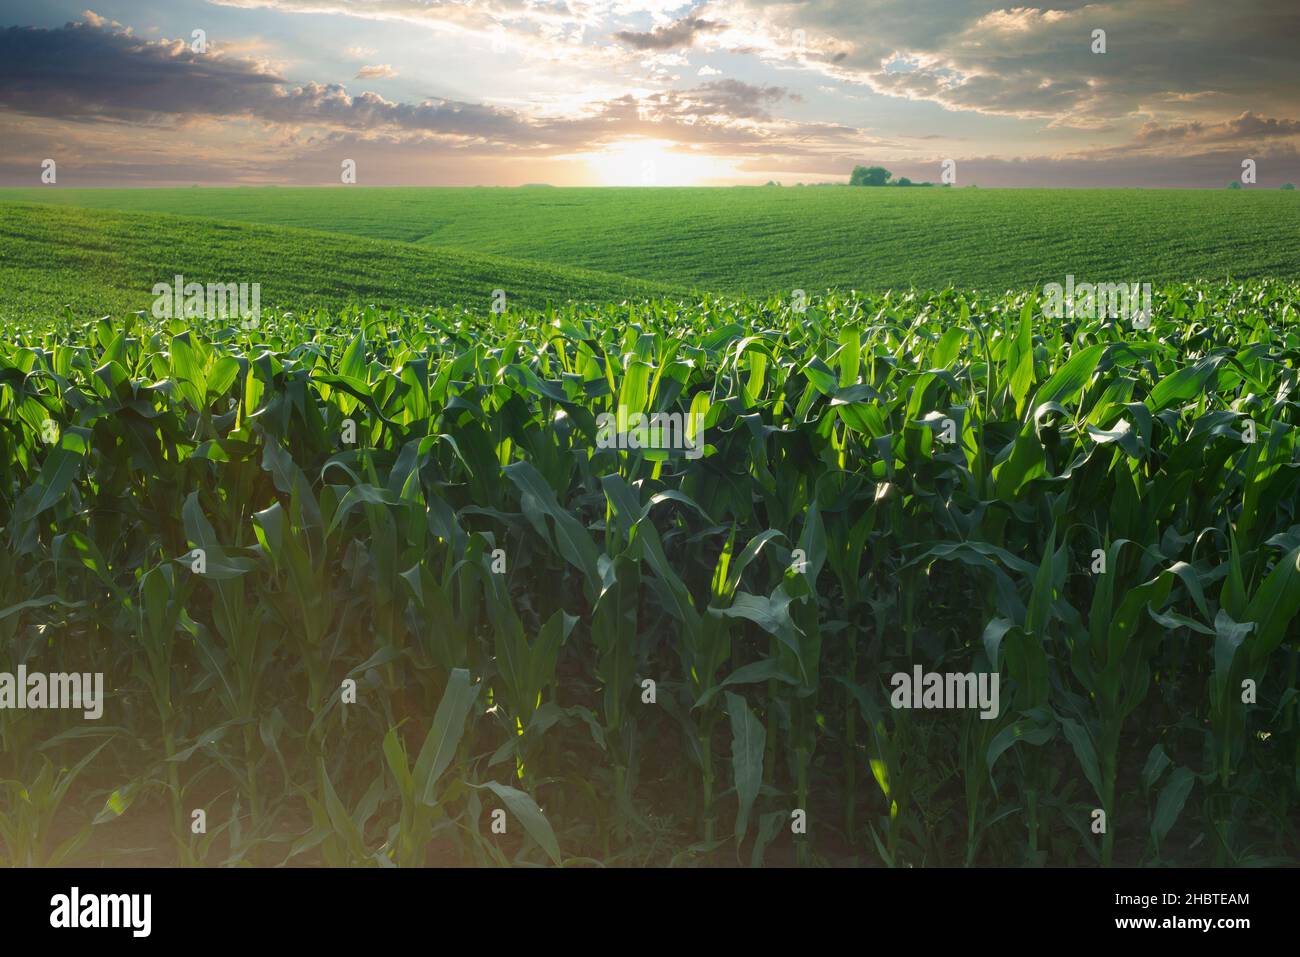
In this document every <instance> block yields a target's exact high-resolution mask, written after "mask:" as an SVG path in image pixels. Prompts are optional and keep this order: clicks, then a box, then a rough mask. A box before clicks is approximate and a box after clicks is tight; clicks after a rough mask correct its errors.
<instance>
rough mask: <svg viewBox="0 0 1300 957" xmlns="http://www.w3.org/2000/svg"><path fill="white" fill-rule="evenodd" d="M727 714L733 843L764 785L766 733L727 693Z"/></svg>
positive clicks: (736, 697)
mask: <svg viewBox="0 0 1300 957" xmlns="http://www.w3.org/2000/svg"><path fill="white" fill-rule="evenodd" d="M726 694H727V714H728V716H729V717H730V718H731V768H732V773H733V774H734V776H735V782H736V799H737V801H738V802H739V806H738V809H737V813H736V844H737V845H739V844H740V843H741V841H743V840H744V839H745V833H746V831H748V830H749V812H750V809H751V808H752V807H753V806H754V799H755V798H756V797H758V789H759V786H760V785H762V783H763V749H764V747H766V744H767V731H766V730H765V729H764V728H763V725H762V724H761V723H760V722H759V720H758V719H757V718H756V717H754V715H753V713H752V712H751V711H750V710H749V706H748V705H746V704H745V699H744V698H742V697H741V696H740V695H738V694H733V693H732V692H730V691H728V692H727V693H726Z"/></svg>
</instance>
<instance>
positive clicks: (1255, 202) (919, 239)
mask: <svg viewBox="0 0 1300 957" xmlns="http://www.w3.org/2000/svg"><path fill="white" fill-rule="evenodd" d="M4 200H21V201H24V202H40V203H49V204H62V205H72V206H86V207H103V208H114V209H121V210H135V211H142V212H143V211H157V212H171V213H177V214H184V215H190V216H204V217H210V218H217V219H225V220H232V221H241V222H260V223H263V224H274V225H286V226H295V227H299V228H310V229H316V230H323V231H329V232H334V233H346V234H349V235H357V236H365V237H368V238H372V239H387V240H400V241H403V242H415V243H419V244H421V245H425V246H430V247H436V248H450V249H461V250H471V251H473V252H475V253H485V254H491V255H497V256H506V257H511V258H517V259H524V260H530V261H536V262H547V263H553V264H556V265H559V266H566V267H569V266H577V267H582V268H588V269H595V270H600V271H605V272H612V273H616V274H619V275H628V276H635V277H637V278H640V279H644V280H647V281H659V282H667V283H671V284H673V285H677V286H690V287H694V288H697V289H710V290H716V291H720V292H727V293H734V294H742V293H743V294H748V295H769V294H774V293H777V292H779V291H782V290H784V291H785V292H786V293H787V294H788V292H789V291H790V290H792V289H797V288H801V289H805V290H807V291H809V292H815V291H824V290H826V289H840V290H849V289H860V290H870V291H878V290H883V289H888V288H908V287H914V288H919V289H942V288H945V287H948V286H953V287H957V288H967V289H982V290H986V291H992V292H1001V291H1005V290H1006V289H1008V288H1030V287H1040V286H1042V285H1043V284H1044V283H1047V282H1064V279H1065V276H1066V275H1067V274H1072V275H1074V276H1075V277H1076V278H1077V279H1078V280H1079V281H1080V282H1084V281H1087V282H1150V283H1152V284H1164V283H1168V282H1184V281H1192V280H1195V279H1201V278H1203V279H1230V278H1231V279H1243V278H1253V277H1265V276H1278V277H1293V276H1296V275H1298V274H1300V229H1297V228H1296V225H1297V222H1300V200H1298V199H1297V198H1296V194H1295V193H1294V192H1289V191H1281V190H1261V189H1255V190H1132V189H1127V190H1126V189H1081V190H1075V189H1015V190H1009V189H967V188H957V189H916V190H907V189H850V188H848V187H844V188H830V187H805V188H802V189H800V188H791V187H786V188H779V189H778V188H765V187H735V188H725V189H724V188H718V189H711V188H681V189H675V188H665V189H658V188H625V189H571V188H562V189H546V190H528V189H500V188H491V189H489V188H473V189H457V188H426V187H347V188H344V187H338V188H329V187H293V188H285V187H240V188H217V189H212V188H201V189H200V188H187V189H105V190H100V189H80V190H77V189H66V188H64V187H57V188H32V189H10V190H0V201H4Z"/></svg>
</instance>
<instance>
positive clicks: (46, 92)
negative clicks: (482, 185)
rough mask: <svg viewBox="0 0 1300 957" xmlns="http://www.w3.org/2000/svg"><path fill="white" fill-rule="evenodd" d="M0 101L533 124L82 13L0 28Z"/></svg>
mask: <svg viewBox="0 0 1300 957" xmlns="http://www.w3.org/2000/svg"><path fill="white" fill-rule="evenodd" d="M0 109H5V110H9V111H11V112H15V113H24V114H28V115H34V116H51V117H58V118H60V119H65V120H94V119H113V120H124V121H132V122H143V123H166V122H173V123H175V122H184V121H187V120H192V119H195V118H201V117H222V118H243V117H246V118H251V119H258V120H265V121H269V122H273V123H284V124H296V125H308V124H325V125H329V126H339V127H343V128H347V129H354V130H366V129H379V128H386V127H396V128H399V129H404V130H410V131H416V132H426V133H432V134H443V135H448V136H461V137H473V138H485V139H510V140H514V141H527V140H529V139H533V138H535V134H536V131H535V129H534V127H533V126H532V124H529V123H528V122H527V121H526V120H524V119H522V118H521V117H519V116H517V115H515V114H512V113H508V112H506V111H504V110H498V109H494V108H493V107H489V106H483V105H479V104H471V103H459V102H455V101H451V100H426V101H424V102H421V103H395V102H392V101H389V100H386V99H384V98H383V97H381V96H379V95H378V94H375V93H361V94H357V95H355V96H354V95H352V94H349V93H348V91H347V89H346V88H345V87H343V86H341V85H339V84H334V83H315V82H309V83H304V84H300V85H295V84H291V83H290V82H289V81H288V80H286V79H285V78H284V77H283V76H280V75H279V74H277V73H276V72H275V71H273V70H272V69H270V68H269V67H268V66H266V65H265V64H263V63H261V62H259V61H257V60H252V59H244V58H238V57H227V56H222V55H220V54H219V53H216V52H208V53H196V52H194V51H193V50H192V49H191V48H190V45H189V44H187V43H186V42H184V41H182V40H154V41H146V40H141V39H139V38H137V37H135V36H133V35H132V34H131V33H130V32H128V31H127V30H125V29H122V28H119V27H107V28H106V27H102V26H95V25H91V24H90V23H69V24H67V25H65V26H64V27H62V28H61V29H56V30H44V29H38V28H35V27H8V28H4V29H0Z"/></svg>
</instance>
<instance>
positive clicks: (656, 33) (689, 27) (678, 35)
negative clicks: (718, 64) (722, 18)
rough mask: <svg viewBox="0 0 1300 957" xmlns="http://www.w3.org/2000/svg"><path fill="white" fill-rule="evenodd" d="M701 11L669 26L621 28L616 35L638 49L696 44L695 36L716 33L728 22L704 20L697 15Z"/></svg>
mask: <svg viewBox="0 0 1300 957" xmlns="http://www.w3.org/2000/svg"><path fill="white" fill-rule="evenodd" d="M699 12H700V11H699V10H698V9H697V10H692V11H691V12H690V13H688V14H686V16H684V17H682V18H681V19H680V20H675V21H673V22H672V23H670V24H668V25H667V26H662V27H657V28H655V29H654V30H651V31H650V32H649V33H636V32H634V31H631V30H620V31H619V32H617V33H615V34H614V37H615V38H616V39H618V40H621V41H622V42H623V43H626V44H627V45H628V46H630V47H634V48H636V49H638V50H676V49H679V48H681V47H689V46H692V45H694V43H695V38H696V37H697V36H699V35H700V34H702V33H714V32H716V31H718V30H721V29H723V28H724V27H725V26H726V24H724V23H718V22H716V21H713V20H704V19H702V18H700V17H699V16H697V15H696V14H698V13H699Z"/></svg>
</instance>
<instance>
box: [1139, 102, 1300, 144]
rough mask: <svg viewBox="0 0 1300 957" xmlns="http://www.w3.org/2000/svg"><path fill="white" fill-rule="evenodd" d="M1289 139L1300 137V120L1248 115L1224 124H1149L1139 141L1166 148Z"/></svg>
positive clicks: (1150, 122)
mask: <svg viewBox="0 0 1300 957" xmlns="http://www.w3.org/2000/svg"><path fill="white" fill-rule="evenodd" d="M1289 136H1300V120H1289V119H1283V118H1279V117H1267V116H1260V115H1259V114H1258V113H1252V112H1250V111H1246V112H1243V113H1242V114H1240V115H1239V116H1235V117H1233V118H1232V119H1230V120H1225V121H1224V122H1222V123H1204V122H1201V121H1200V120H1192V121H1190V122H1186V123H1171V124H1168V125H1164V126H1162V125H1161V124H1159V123H1156V122H1154V121H1147V122H1146V123H1143V124H1142V126H1141V128H1140V129H1139V130H1138V133H1137V138H1136V139H1137V142H1138V143H1139V144H1143V145H1153V144H1154V145H1162V146H1163V145H1166V144H1171V143H1178V144H1188V143H1228V142H1233V143H1236V142H1241V143H1252V142H1259V141H1261V140H1267V139H1276V138H1279V137H1289Z"/></svg>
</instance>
